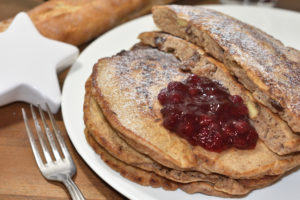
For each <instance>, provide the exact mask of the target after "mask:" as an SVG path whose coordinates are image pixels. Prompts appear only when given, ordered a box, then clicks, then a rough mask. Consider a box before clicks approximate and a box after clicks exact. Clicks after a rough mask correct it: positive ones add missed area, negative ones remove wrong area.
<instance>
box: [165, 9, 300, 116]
mask: <svg viewBox="0 0 300 200" xmlns="http://www.w3.org/2000/svg"><path fill="white" fill-rule="evenodd" d="M170 8H171V9H172V10H174V11H175V12H176V13H177V14H178V16H180V17H183V18H185V19H189V20H190V21H191V22H190V23H191V24H192V25H194V26H196V27H199V28H200V29H201V30H203V31H205V32H207V33H208V34H209V35H210V36H211V37H212V38H213V39H214V40H215V41H216V42H217V43H218V44H219V46H220V47H222V48H223V49H224V50H225V52H226V53H228V54H230V55H231V56H232V57H233V58H234V60H235V61H236V62H237V63H238V64H240V65H241V66H242V67H243V68H244V69H245V70H246V71H250V72H252V73H254V74H256V77H259V78H260V79H261V80H262V81H263V82H264V83H265V84H266V86H267V87H268V88H269V90H268V91H267V92H268V93H269V95H270V96H271V97H272V98H274V99H277V100H278V101H280V102H281V104H283V105H286V106H287V107H288V108H290V109H292V110H293V111H294V112H295V113H296V114H297V115H300V103H299V102H300V62H299V60H300V53H298V54H291V53H290V49H289V48H288V47H285V46H284V45H283V44H282V43H281V42H280V41H278V40H276V39H274V38H273V37H272V36H270V35H268V34H266V33H264V32H263V31H261V30H258V29H257V28H254V27H252V26H250V25H248V24H245V23H242V22H240V21H239V20H236V19H234V18H232V17H230V16H227V15H225V14H222V13H219V12H217V11H214V10H210V9H206V8H203V7H189V6H175V5H174V6H170Z"/></svg>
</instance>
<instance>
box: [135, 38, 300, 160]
mask: <svg viewBox="0 0 300 200" xmlns="http://www.w3.org/2000/svg"><path fill="white" fill-rule="evenodd" d="M139 38H140V39H141V41H142V42H143V43H144V44H148V45H151V46H153V47H156V48H158V49H160V50H162V51H165V52H169V51H170V50H172V51H174V52H173V53H174V54H175V55H176V57H177V58H179V59H180V60H181V61H182V62H183V63H185V64H184V66H183V68H184V70H191V71H192V73H194V74H197V75H199V76H206V77H208V78H210V79H213V80H216V81H218V82H219V83H221V84H222V85H223V86H224V87H225V88H227V89H228V91H229V93H230V94H231V95H239V96H241V97H242V98H243V100H244V102H246V105H247V107H248V109H249V111H250V122H251V123H252V125H253V126H254V128H255V129H256V131H257V133H258V134H259V138H260V139H261V140H262V141H263V142H264V143H265V145H266V146H267V147H268V148H269V149H270V150H272V151H273V152H275V153H277V154H279V155H284V154H290V153H293V152H297V151H299V150H300V135H298V134H295V133H294V132H293V131H292V130H291V129H290V128H289V126H288V125H287V123H286V122H285V121H283V120H281V119H280V118H279V117H278V115H276V114H274V113H272V112H271V111H270V110H269V109H268V108H266V107H265V106H263V105H261V104H260V103H259V102H255V100H254V98H253V96H252V95H251V94H250V92H248V90H246V89H245V88H244V87H243V86H242V85H240V84H239V83H238V82H237V81H236V79H234V78H233V77H232V75H231V74H230V72H229V71H228V70H227V69H226V67H225V66H224V65H223V64H221V63H219V62H217V61H216V60H214V59H211V58H210V57H209V56H208V55H206V54H205V52H204V51H203V50H202V49H201V48H199V47H198V46H196V45H193V44H191V43H189V42H187V41H185V40H183V39H180V38H178V37H176V36H172V35H169V34H166V33H161V32H146V33H142V34H140V36H139ZM197 63H198V64H197Z"/></svg>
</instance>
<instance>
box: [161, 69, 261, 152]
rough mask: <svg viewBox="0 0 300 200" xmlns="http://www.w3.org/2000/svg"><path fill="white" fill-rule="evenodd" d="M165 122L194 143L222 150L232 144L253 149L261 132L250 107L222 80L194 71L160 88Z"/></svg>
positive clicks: (210, 148)
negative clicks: (230, 90)
mask: <svg viewBox="0 0 300 200" xmlns="http://www.w3.org/2000/svg"><path fill="white" fill-rule="evenodd" d="M158 100H159V102H160V104H161V105H162V106H163V108H162V109H161V113H162V115H163V119H164V121H163V125H164V127H165V128H167V129H169V130H170V131H173V132H175V133H176V134H178V135H179V136H180V137H183V138H185V139H186V140H188V141H189V143H190V144H192V145H194V146H195V145H200V146H202V147H203V148H205V149H207V150H210V151H215V152H221V151H223V150H226V149H228V148H230V147H236V148H238V149H253V148H254V147H255V145H256V142H257V139H258V135H257V133H256V131H255V129H254V128H253V127H252V126H251V124H250V123H249V120H248V119H249V118H248V108H247V107H246V105H245V104H244V102H243V99H242V98H241V97H240V96H238V95H233V96H231V95H230V94H229V93H228V92H227V90H226V89H225V88H224V87H222V86H221V85H220V84H219V83H217V82H215V81H212V80H210V79H208V78H205V77H199V76H197V75H191V76H189V77H188V78H187V80H185V81H183V82H170V83H169V85H168V87H167V88H164V89H162V90H161V91H160V93H159V95H158Z"/></svg>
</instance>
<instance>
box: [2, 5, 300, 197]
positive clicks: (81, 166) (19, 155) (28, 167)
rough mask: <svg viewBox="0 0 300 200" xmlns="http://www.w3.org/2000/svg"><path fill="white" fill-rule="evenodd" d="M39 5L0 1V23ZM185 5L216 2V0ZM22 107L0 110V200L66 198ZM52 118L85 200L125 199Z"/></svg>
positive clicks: (19, 104) (61, 125)
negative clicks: (45, 169)
mask: <svg viewBox="0 0 300 200" xmlns="http://www.w3.org/2000/svg"><path fill="white" fill-rule="evenodd" d="M42 2H43V1H42V0H1V2H0V20H2V19H5V18H7V17H11V16H14V15H15V14H16V13H17V12H19V11H23V10H28V9H30V8H32V7H34V6H36V5H38V4H40V3H42ZM181 2H184V1H181ZM185 2H188V3H195V2H196V3H197V4H206V3H218V1H216V0H198V1H196V0H194V1H193V0H189V1H185ZM297 2H298V3H297ZM278 7H281V8H288V9H293V10H297V11H299V10H300V3H299V1H297V0H284V1H279V3H278ZM66 74H67V70H66V71H64V72H62V73H60V74H59V81H60V85H61V86H62V84H63V81H64V78H65V76H66ZM21 108H25V110H26V111H27V113H29V106H28V104H26V103H19V102H18V103H12V104H9V105H6V106H2V107H0V200H25V199H26V200H28V199H32V200H36V199H39V200H41V199H47V200H50V199H69V198H70V197H69V196H68V193H67V192H66V190H65V189H64V187H62V185H61V184H59V183H53V182H48V181H47V180H45V179H44V178H43V176H42V175H41V174H40V172H39V169H38V167H37V165H36V163H35V160H34V157H33V154H32V151H31V147H30V144H29V142H28V139H27V134H26V132H25V127H24V123H23V119H22V115H21ZM55 117H56V120H57V121H58V124H59V128H60V129H61V130H62V133H63V136H64V138H65V141H66V143H67V146H68V148H69V150H70V151H71V154H72V157H73V159H74V160H75V164H76V166H77V174H76V176H75V177H74V180H75V182H76V184H77V185H78V187H79V188H80V190H81V191H82V193H83V194H84V196H85V197H86V199H89V200H92V199H113V200H114V199H126V198H125V197H124V196H122V195H121V194H120V193H118V192H117V191H116V190H114V189H113V188H111V187H110V186H109V185H108V184H106V183H105V182H104V181H103V180H101V178H99V177H98V176H97V175H96V174H95V173H94V172H93V171H92V170H91V169H90V168H89V166H88V165H87V164H86V163H85V162H84V161H83V160H82V158H81V157H80V156H79V154H78V153H77V152H76V150H75V148H74V147H73V145H72V143H71V142H70V140H69V138H68V136H67V132H66V130H65V127H64V124H63V120H62V116H61V112H60V111H59V113H58V114H56V116H55Z"/></svg>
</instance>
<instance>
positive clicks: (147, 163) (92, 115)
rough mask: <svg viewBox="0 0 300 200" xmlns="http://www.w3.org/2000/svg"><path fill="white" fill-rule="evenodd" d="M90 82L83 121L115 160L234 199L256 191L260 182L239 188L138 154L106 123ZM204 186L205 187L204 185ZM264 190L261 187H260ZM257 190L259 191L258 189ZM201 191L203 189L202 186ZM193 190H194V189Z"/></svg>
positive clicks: (221, 178) (225, 179)
mask: <svg viewBox="0 0 300 200" xmlns="http://www.w3.org/2000/svg"><path fill="white" fill-rule="evenodd" d="M90 86H91V81H90V80H88V81H87V83H86V95H85V103H84V114H85V115H84V118H85V124H86V127H87V130H88V131H89V136H90V137H91V138H92V139H93V140H95V142H97V143H98V144H99V145H100V146H102V147H103V148H105V150H106V151H107V152H108V153H109V154H110V155H112V156H113V157H115V158H116V159H118V160H120V161H122V162H124V163H126V164H128V165H131V166H134V167H136V168H139V169H142V170H145V171H149V172H154V173H156V174H157V175H159V176H161V177H164V178H167V179H169V180H172V181H175V182H179V183H190V182H199V181H201V182H207V183H209V184H214V185H215V186H214V187H216V190H217V191H222V192H225V193H229V194H232V195H244V194H247V193H248V192H250V191H251V190H252V188H255V187H254V186H251V187H248V185H247V184H249V182H253V181H255V182H257V180H256V179H255V180H247V182H248V183H247V184H240V183H239V181H236V180H233V179H231V178H228V177H224V176H222V175H217V174H203V173H200V172H192V171H191V172H188V171H178V170H174V169H170V168H166V167H164V166H162V165H160V164H158V163H156V162H155V161H153V160H151V159H150V158H148V157H147V156H145V155H143V154H140V153H138V152H137V151H135V150H134V149H133V148H131V147H130V146H129V145H127V143H126V142H124V141H123V140H122V139H121V138H119V137H118V134H117V133H116V132H115V131H114V130H113V129H112V128H111V127H110V125H109V124H108V123H107V122H106V120H105V118H104V116H103V114H102V113H101V110H100V108H99V107H98V105H97V103H96V101H95V100H94V99H93V97H91V95H90ZM278 178H279V176H272V177H271V178H270V177H263V178H262V179H260V182H264V184H265V185H269V184H271V183H273V182H274V181H276V180H277V179H278ZM197 185H198V184H191V187H188V186H185V187H184V188H185V189H186V190H191V191H192V190H193V191H194V190H195V191H196V189H197V188H198V186H197ZM201 185H202V184H201ZM259 186H261V185H259ZM259 186H256V187H259ZM199 187H200V188H201V186H199ZM192 188H194V189H192Z"/></svg>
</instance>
